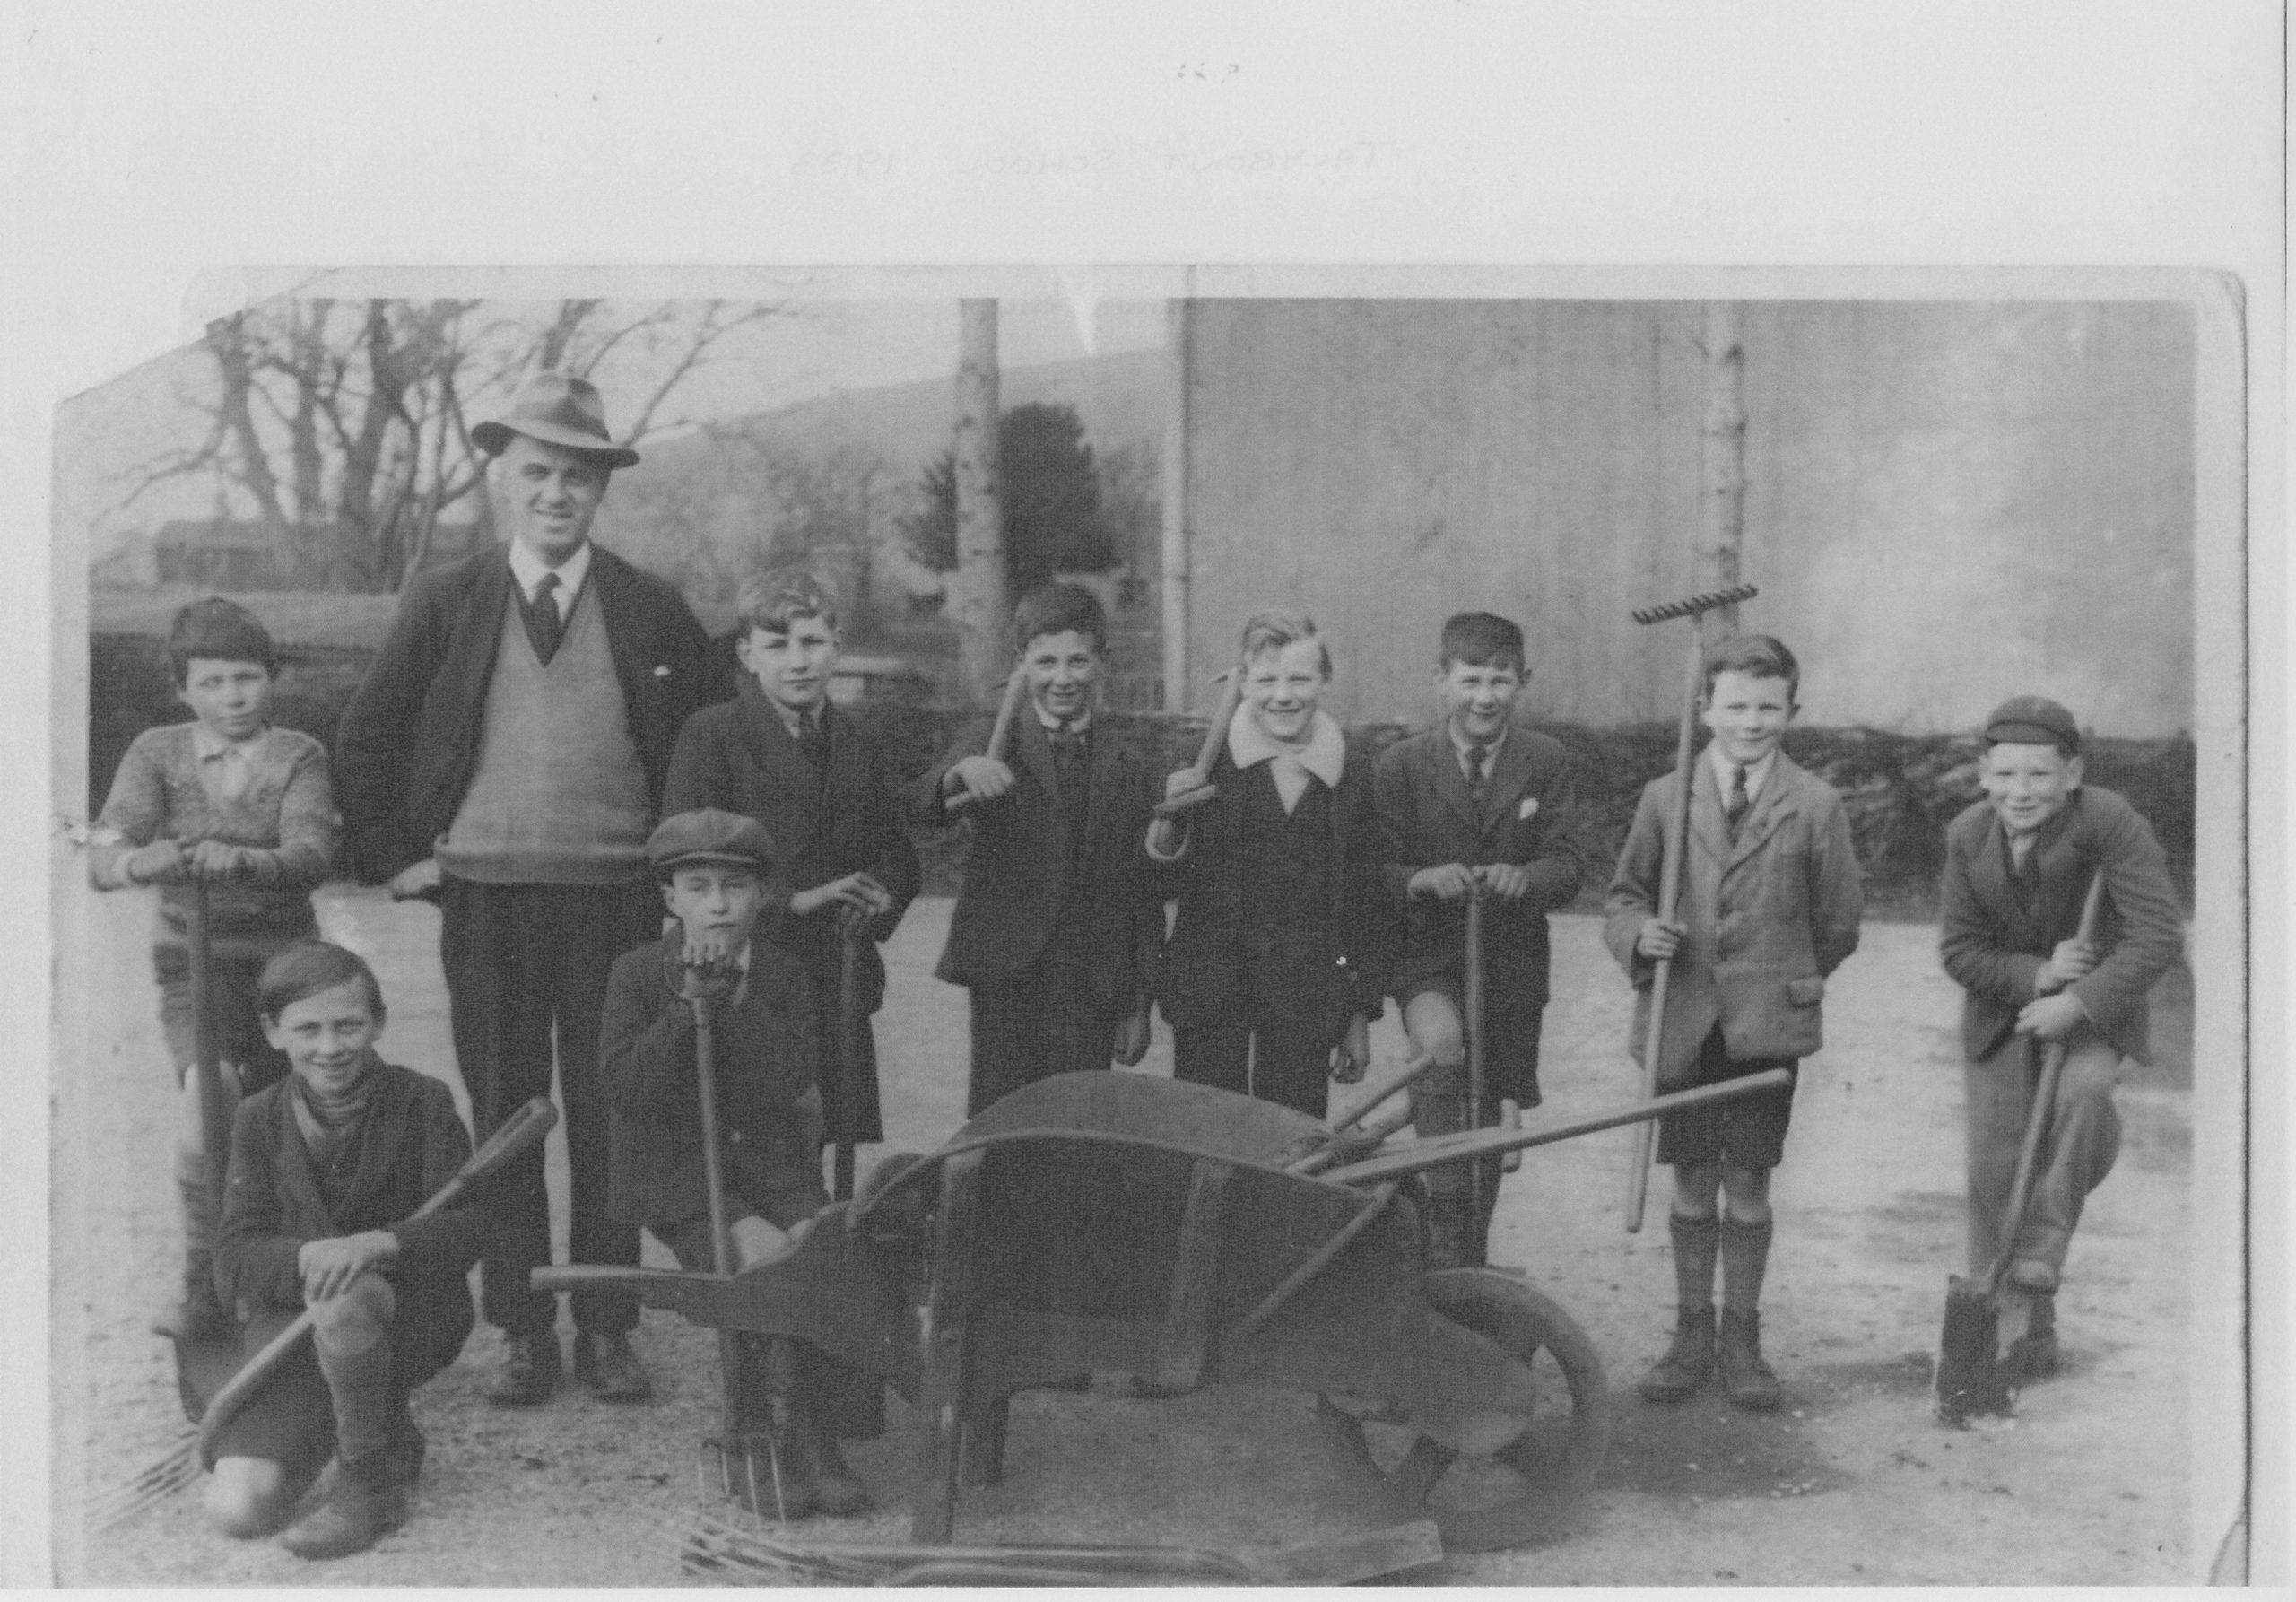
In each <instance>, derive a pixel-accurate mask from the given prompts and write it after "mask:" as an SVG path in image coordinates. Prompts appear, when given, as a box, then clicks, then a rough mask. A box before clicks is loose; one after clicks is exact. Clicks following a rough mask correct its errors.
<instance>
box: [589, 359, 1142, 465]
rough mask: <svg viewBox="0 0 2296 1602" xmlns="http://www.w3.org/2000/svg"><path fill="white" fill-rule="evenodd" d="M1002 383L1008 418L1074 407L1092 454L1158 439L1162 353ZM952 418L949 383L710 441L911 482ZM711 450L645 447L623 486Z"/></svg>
mask: <svg viewBox="0 0 2296 1602" xmlns="http://www.w3.org/2000/svg"><path fill="white" fill-rule="evenodd" d="M1001 382H1002V392H1001V396H1000V398H1001V400H1002V402H1003V404H1004V405H1005V409H1006V410H1007V411H1009V410H1011V409H1012V408H1013V407H1014V406H1020V405H1028V404H1030V403H1031V402H1046V403H1049V404H1055V405H1057V404H1061V403H1064V402H1065V403H1066V404H1067V405H1073V406H1074V407H1075V408H1076V413H1077V415H1078V416H1080V417H1081V418H1083V422H1084V437H1085V440H1086V441H1087V442H1088V443H1090V444H1091V447H1092V448H1093V450H1094V451H1095V452H1096V453H1100V452H1105V451H1108V450H1109V449H1111V448H1114V447H1116V446H1119V445H1125V444H1132V443H1148V444H1153V443H1155V442H1156V441H1157V440H1159V439H1161V436H1162V432H1163V426H1164V425H1163V408H1164V393H1163V384H1164V357H1163V353H1161V352H1159V351H1126V352H1122V353H1117V354H1113V355H1108V356H1087V357H1085V358H1083V360H1081V361H1055V362H1049V363H1047V364H1046V365H1044V366H1041V367H1017V368H1008V369H1007V370H1005V373H1004V375H1003V378H1002V380H1001ZM955 414H956V381H955V379H954V378H953V377H951V378H946V379H926V380H925V381H923V382H921V383H916V384H895V385H891V386H889V387H885V388H882V389H852V390H848V391H846V392H844V393H843V394H839V395H831V396H822V397H821V398H820V399H817V400H809V401H800V402H798V403H797V404H796V405H793V406H786V407H783V408H782V409H781V410H779V411H776V412H761V413H759V414H756V415H754V416H752V417H745V418H739V419H734V420H730V421H728V422H723V423H719V424H717V425H715V429H714V430H713V431H715V432H723V431H740V432H741V433H744V434H746V435H747V436H749V437H750V438H752V439H754V440H760V441H761V442H764V443H769V444H774V445H781V446H787V447H789V448H798V449H804V450H806V451H812V452H819V451H826V450H831V449H835V448H839V447H853V448H862V449H865V450H869V451H874V453H875V454H876V456H877V457H879V458H880V459H881V460H882V461H883V463H884V465H885V466H886V467H887V468H888V469H890V470H891V472H893V473H895V474H897V475H901V476H902V477H904V478H909V477H913V476H914V475H916V474H918V473H919V472H921V471H922V470H923V468H924V466H925V464H926V463H927V462H929V461H931V460H932V459H933V457H935V456H937V455H939V454H940V453H941V452H942V451H943V450H945V449H946V448H948V444H949V430H950V425H951V422H952V419H953V418H954V416H955ZM719 448H721V447H720V446H719V444H718V440H714V439H712V438H711V437H710V435H709V434H705V433H694V434H688V435H685V436H684V437H683V438H681V439H676V440H665V441H663V442H661V443H659V444H656V445H651V446H648V448H647V449H646V460H645V463H644V464H643V465H642V466H639V467H637V468H635V469H632V470H631V474H630V478H631V483H632V484H633V485H635V484H637V483H640V482H642V481H643V480H646V479H650V478H654V477H656V476H661V477H665V478H666V477H684V476H688V475H695V474H696V473H698V472H705V471H706V469H705V468H704V464H705V463H706V462H707V460H708V458H709V456H710V454H711V453H713V452H714V451H716V450H718V449H719Z"/></svg>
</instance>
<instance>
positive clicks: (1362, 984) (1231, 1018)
mask: <svg viewBox="0 0 2296 1602" xmlns="http://www.w3.org/2000/svg"><path fill="white" fill-rule="evenodd" d="M1241 656H1242V660H1243V667H1242V671H1243V674H1244V681H1243V689H1242V703H1241V704H1240V705H1239V707H1238V708H1237V709H1236V714H1235V717H1234V718H1233V719H1232V720H1231V722H1230V724H1229V726H1228V736H1227V739H1226V741H1225V742H1224V743H1223V744H1222V746H1221V749H1220V753H1219V756H1218V758H1217V759H1216V761H1215V762H1214V763H1213V769H1212V772H1211V775H1210V778H1211V782H1212V784H1213V788H1214V789H1215V790H1216V792H1217V793H1216V794H1215V795H1214V796H1213V798H1212V799H1211V800H1210V801H1208V802H1206V803H1205V805H1202V806H1200V807H1198V808H1197V809H1196V810H1195V811H1194V812H1191V813H1188V814H1183V816H1181V817H1179V818H1177V819H1174V818H1160V819H1157V820H1156V821H1155V822H1154V823H1152V824H1151V825H1150V826H1149V830H1148V835H1147V849H1148V855H1149V856H1150V858H1152V859H1153V860H1155V861H1156V862H1158V863H1160V864H1161V865H1163V866H1162V873H1163V875H1164V881H1165V888H1166V892H1167V894H1171V895H1177V896H1178V898H1179V913H1178V919H1177V921H1176V922H1175V923H1174V925H1173V927H1172V932H1171V936H1170V938H1169V939H1168V940H1166V942H1165V943H1164V950H1163V960H1162V963H1161V969H1160V972H1159V977H1158V981H1157V1000H1158V1003H1159V1005H1160V1006H1162V1008H1163V1009H1164V1016H1165V1018H1166V1020H1167V1021H1169V1022H1170V1024H1171V1026H1172V1045H1173V1053H1172V1060H1173V1073H1174V1075H1175V1076H1176V1077H1178V1078H1180V1079H1187V1080H1192V1081H1195V1082H1196V1083H1198V1084H1213V1085H1218V1086H1220V1087H1221V1088H1222V1089H1227V1090H1233V1091H1239V1092H1242V1093H1246V1094H1249V1095H1254V1096H1257V1097H1259V1098H1261V1099H1262V1100H1264V1101H1276V1102H1280V1103H1282V1104H1283V1105H1284V1106H1287V1107H1291V1108H1293V1109H1295V1110H1298V1111H1300V1112H1304V1113H1306V1114H1307V1115H1308V1116H1309V1117H1310V1118H1316V1119H1320V1118H1322V1117H1323V1116H1324V1112H1325V1103H1326V1090H1325V1085H1324V1081H1325V1079H1326V1075H1329V1076H1331V1077H1335V1078H1338V1079H1342V1080H1352V1079H1355V1078H1360V1077H1361V1075H1362V1072H1363V1069H1364V1067H1366V1066H1367V1064H1368V1063H1369V1061H1370V1043H1369V1036H1370V1021H1371V1020H1372V1019H1374V1018H1376V1017H1378V1015H1379V1014H1380V1012H1381V1010H1382V1009H1383V1006H1384V1000H1383V997H1384V993H1385V991H1386V988H1387V966H1388V962H1389V958H1390V953H1391V949H1392V945H1393V936H1392V922H1393V917H1394V914H1393V909H1392V906H1391V904H1390V902H1389V901H1388V898H1387V893H1386V891H1385V888H1384V886H1383V885H1382V884H1381V882H1380V875H1379V857H1380V849H1379V838H1378V820H1377V819H1376V818H1375V817H1374V816H1373V814H1372V807H1371V780H1370V773H1369V772H1368V771H1366V768H1365V764H1363V763H1361V762H1356V761H1354V760H1353V759H1352V758H1351V757H1350V756H1349V754H1348V752H1347V745H1346V740H1345V737H1344V736H1343V735H1342V734H1341V733H1340V728H1339V725H1338V724H1337V723H1335V722H1334V721H1333V720H1332V719H1331V718H1330V717H1329V716H1327V715H1326V713H1325V712H1324V711H1323V710H1321V707H1320V702H1321V701H1322V697H1323V692H1324V690H1325V689H1326V686H1327V685H1328V684H1329V683H1330V680H1331V656H1330V653H1329V651H1328V650H1327V649H1326V647H1325V645H1324V642H1323V640H1322V639H1321V638H1320V637H1319V636H1318V634H1317V633H1316V626H1315V623H1313V622H1312V621H1311V620H1309V619H1308V618H1305V617H1301V616H1299V615H1297V614H1291V613H1283V612H1263V613H1261V614H1258V615H1257V616H1256V617H1254V618H1252V619H1251V620H1250V621H1249V622H1248V623H1246V624H1245V625H1244V635H1243V649H1242V652H1241ZM1195 783H1196V773H1195V771H1194V770H1193V769H1192V768H1182V769H1179V770H1178V771H1175V772H1173V773H1172V774H1171V775H1170V776H1169V777H1168V778H1167V779H1166V780H1165V786H1164V788H1165V794H1166V795H1167V796H1177V795H1178V794H1180V793H1181V792H1182V791H1184V790H1187V789H1189V788H1193V787H1194V785H1195Z"/></svg>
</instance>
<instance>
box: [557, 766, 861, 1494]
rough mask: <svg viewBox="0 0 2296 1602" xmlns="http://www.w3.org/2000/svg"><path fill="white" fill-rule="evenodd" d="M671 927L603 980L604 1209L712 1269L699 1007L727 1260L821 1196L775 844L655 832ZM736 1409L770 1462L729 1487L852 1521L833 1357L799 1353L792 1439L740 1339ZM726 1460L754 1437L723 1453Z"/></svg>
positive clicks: (738, 1257) (748, 836)
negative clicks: (775, 894) (826, 1401)
mask: <svg viewBox="0 0 2296 1602" xmlns="http://www.w3.org/2000/svg"><path fill="white" fill-rule="evenodd" d="M646 854H647V857H648V859H649V860H651V862H652V863H653V865H654V870H655V872H656V873H657V875H659V876H660V878H661V881H662V899H663V901H665V903H666V904H667V905H668V907H669V910H670V915H671V916H672V917H673V918H674V919H676V920H677V927H675V928H674V929H673V930H672V931H671V932H670V933H668V934H666V935H665V936H663V937H662V939H661V940H660V942H659V943H657V944H656V945H644V946H640V947H639V948H638V949H637V950H636V951H631V952H625V953H622V956H621V958H620V959H618V960H617V961H616V962H615V963H614V965H613V974H612V976H611V977H610V978H609V979H607V981H606V999H605V1022H604V1027H603V1031H602V1033H601V1036H600V1041H599V1056H600V1061H601V1063H602V1065H603V1067H604V1073H605V1086H606V1100H607V1105H608V1108H609V1110H610V1113H611V1117H612V1120H613V1123H612V1131H613V1134H612V1139H613V1158H612V1163H611V1176H612V1177H611V1184H610V1196H611V1201H612V1206H613V1213H614V1216H615V1217H616V1218H617V1219H619V1220H621V1221H622V1222H623V1223H635V1224H638V1225H639V1226H641V1227H643V1228H645V1229H647V1230H649V1231H651V1232H653V1234H654V1236H655V1238H656V1239H657V1240H658V1241H661V1242H662V1243H663V1244H664V1245H665V1246H667V1247H668V1248H669V1249H671V1250H672V1251H673V1252H674V1253H676V1255H677V1259H678V1262H679V1265H680V1266H681V1267H686V1268H698V1269H701V1270H704V1271H709V1270H711V1269H714V1268H715V1267H716V1266H717V1242H716V1241H714V1240H712V1238H711V1234H710V1218H709V1215H710V1207H709V1199H710V1198H709V1170H708V1167H707V1165H706V1162H705V1159H704V1156H703V1148H702V1133H701V1103H700V1092H699V1087H698V1081H697V1079H696V1074H697V1072H698V1062H699V1058H698V1054H697V1052H696V1050H695V1032H694V1024H695V1011H696V1006H697V1004H698V1003H699V1002H700V1001H701V1000H702V999H703V998H705V997H706V998H708V1000H709V1006H710V1009H711V1010H710V1040H711V1047H712V1050H711V1059H712V1065H713V1067H714V1069H715V1078H714V1083H713V1085H712V1091H713V1100H714V1101H715V1104H716V1109H717V1121H718V1154H719V1160H720V1162H721V1163H722V1168H721V1172H722V1174H723V1177H724V1183H725V1188H726V1195H725V1197H724V1203H725V1215H726V1223H727V1226H728V1230H727V1232H728V1233H729V1234H730V1235H731V1236H732V1237H733V1240H732V1247H733V1252H734V1258H735V1267H737V1268H746V1267H751V1266H752V1265H753V1264H757V1263H762V1262H770V1261H772V1260H773V1259H774V1258H778V1257H782V1256H786V1255H787V1253H788V1252H790V1251H791V1250H793V1249H795V1248H796V1241H798V1239H799V1238H801V1237H802V1236H803V1235H804V1232H805V1231H806V1230H807V1229H808V1228H810V1227H811V1225H812V1222H813V1215H814V1214H815V1213H816V1212H818V1211H820V1210H821V1208H822V1207H823V1206H826V1205H827V1204H828V1202H829V1196H828V1194H827V1192H826V1191H824V1190H823V1188H822V1169H821V1136H822V1106H821V1093H820V1090H819V1089H818V1087H817V1084H816V1082H815V1073H816V1070H817V1067H818V1063H819V1054H818V1049H817V1047H816V1044H815V1041H816V1038H817V1037H816V1032H815V1029H814V1023H813V1001H812V997H811V992H810V988H809V986H808V984H807V981H806V978H805V971H804V967H803V965H802V964H801V963H800V962H798V961H797V960H796V958H795V957H793V956H791V955H790V954H789V953H787V951H786V950H784V949H783V948H782V947H780V946H779V945H776V944H775V943H774V942H773V941H771V940H770V939H768V938H765V937H764V934H765V928H764V927H763V924H762V919H761V915H762V914H764V913H765V912H766V911H767V910H768V896H767V885H768V884H769V883H770V880H771V878H772V875H773V871H774V867H775V866H776V858H775V852H774V847H773V841H772V840H770V839H769V838H768V837H767V835H766V832H765V830H764V829H763V828H762V827H761V826H760V825H759V823H757V822H756V821H755V820H754V819H752V818H744V817H737V816H735V814H732V813H726V812H718V811H710V810H701V811H694V812H683V813H679V814H676V815H675V816H674V817H669V818H665V819H664V820H663V821H662V823H661V824H660V826H659V827H657V829H656V830H655V831H654V833H653V837H652V838H651V839H649V840H648V841H647V842H646ZM740 1345H741V1348H742V1362H741V1364H740V1368H741V1373H740V1376H739V1384H738V1392H737V1395H736V1397H735V1410H736V1412H737V1414H738V1415H740V1416H741V1418H742V1420H743V1422H744V1433H745V1436H749V1437H754V1438H756V1444H757V1445H759V1446H762V1447H767V1448H770V1450H771V1451H772V1453H773V1455H774V1458H776V1459H777V1460H778V1463H779V1465H780V1474H779V1476H778V1492H779V1498H780V1500H779V1502H778V1505H777V1504H776V1503H775V1502H773V1501H772V1500H770V1499H771V1498H773V1497H774V1495H775V1493H776V1484H775V1476H773V1475H772V1474H771V1473H770V1472H767V1473H764V1474H762V1475H761V1476H760V1478H759V1479H758V1481H757V1483H756V1484H754V1485H752V1484H751V1483H750V1481H749V1479H748V1477H747V1476H744V1475H742V1474H740V1473H739V1472H738V1471H736V1472H735V1473H733V1474H730V1475H729V1476H728V1477H727V1485H726V1489H727V1491H728V1493H730V1494H733V1495H735V1497H737V1498H738V1499H740V1500H743V1501H744V1502H750V1501H752V1499H754V1500H755V1501H756V1502H758V1503H760V1504H761V1505H757V1506H755V1507H753V1508H752V1511H759V1512H764V1513H768V1514H775V1515H778V1516H781V1517H786V1518H792V1519H796V1518H802V1517H804V1515H805V1514H807V1513H809V1512H812V1511H815V1510H816V1509H818V1510H819V1511H823V1512H827V1513H832V1514H848V1513H857V1512H859V1511H863V1510H864V1509H865V1508H866V1507H868V1505H869V1495H868V1492H867V1491H866V1490H865V1488H864V1487H863V1485H862V1484H861V1482H860V1481H859V1480H858V1479H857V1478H856V1477H855V1476H854V1474H853V1471H852V1470H851V1469H850V1468H848V1467H846V1464H845V1460H844V1458H843V1457H842V1456H840V1455H839V1450H838V1446H837V1442H836V1441H835V1439H834V1438H833V1437H832V1435H831V1432H830V1430H829V1428H828V1427H827V1421H826V1420H825V1419H824V1418H823V1416H822V1414H823V1411H824V1409H823V1407H822V1406H821V1405H820V1404H821V1403H822V1399H823V1398H822V1395H821V1393H822V1389H823V1388H825V1387H826V1386H828V1385H830V1384H831V1382H832V1379H833V1368H834V1365H832V1364H831V1363H830V1360H829V1359H828V1358H827V1357H826V1356H824V1355H823V1354H821V1353H819V1352H817V1351H815V1350H813V1348H811V1347H807V1346H803V1345H800V1346H799V1347H798V1349H797V1363H796V1391H797V1394H796V1395H795V1396H794V1397H791V1398H790V1406H789V1409H788V1420H787V1428H786V1430H784V1431H781V1432H777V1431H776V1430H775V1426H774V1422H773V1416H772V1401H773V1397H772V1395H771V1393H770V1385H769V1380H768V1372H769V1370H770V1363H768V1361H767V1343H766V1341H765V1340H764V1339H763V1338H762V1337H760V1336H742V1337H740ZM721 1444H722V1445H723V1447H724V1449H725V1450H726V1456H727V1458H728V1460H729V1461H730V1460H731V1459H733V1458H735V1457H737V1456H739V1455H742V1454H743V1453H744V1451H745V1450H746V1449H747V1446H748V1444H749V1443H748V1441H744V1442H732V1441H728V1442H723V1443H721Z"/></svg>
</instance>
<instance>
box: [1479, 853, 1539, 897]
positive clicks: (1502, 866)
mask: <svg viewBox="0 0 2296 1602" xmlns="http://www.w3.org/2000/svg"><path fill="white" fill-rule="evenodd" d="M1474 872H1475V877H1476V878H1478V879H1481V880H1482V881H1483V889H1484V890H1486V891H1488V892H1490V893H1492V895H1495V896H1497V897H1498V898H1499V899H1500V901H1521V900H1522V899H1523V898H1524V897H1525V896H1526V895H1528V894H1529V893H1530V890H1531V870H1530V869H1528V868H1526V867H1525V866H1523V865H1522V864H1521V863H1519V862H1486V863H1484V864H1483V866H1481V867H1478V868H1477V869H1475V870H1474Z"/></svg>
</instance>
